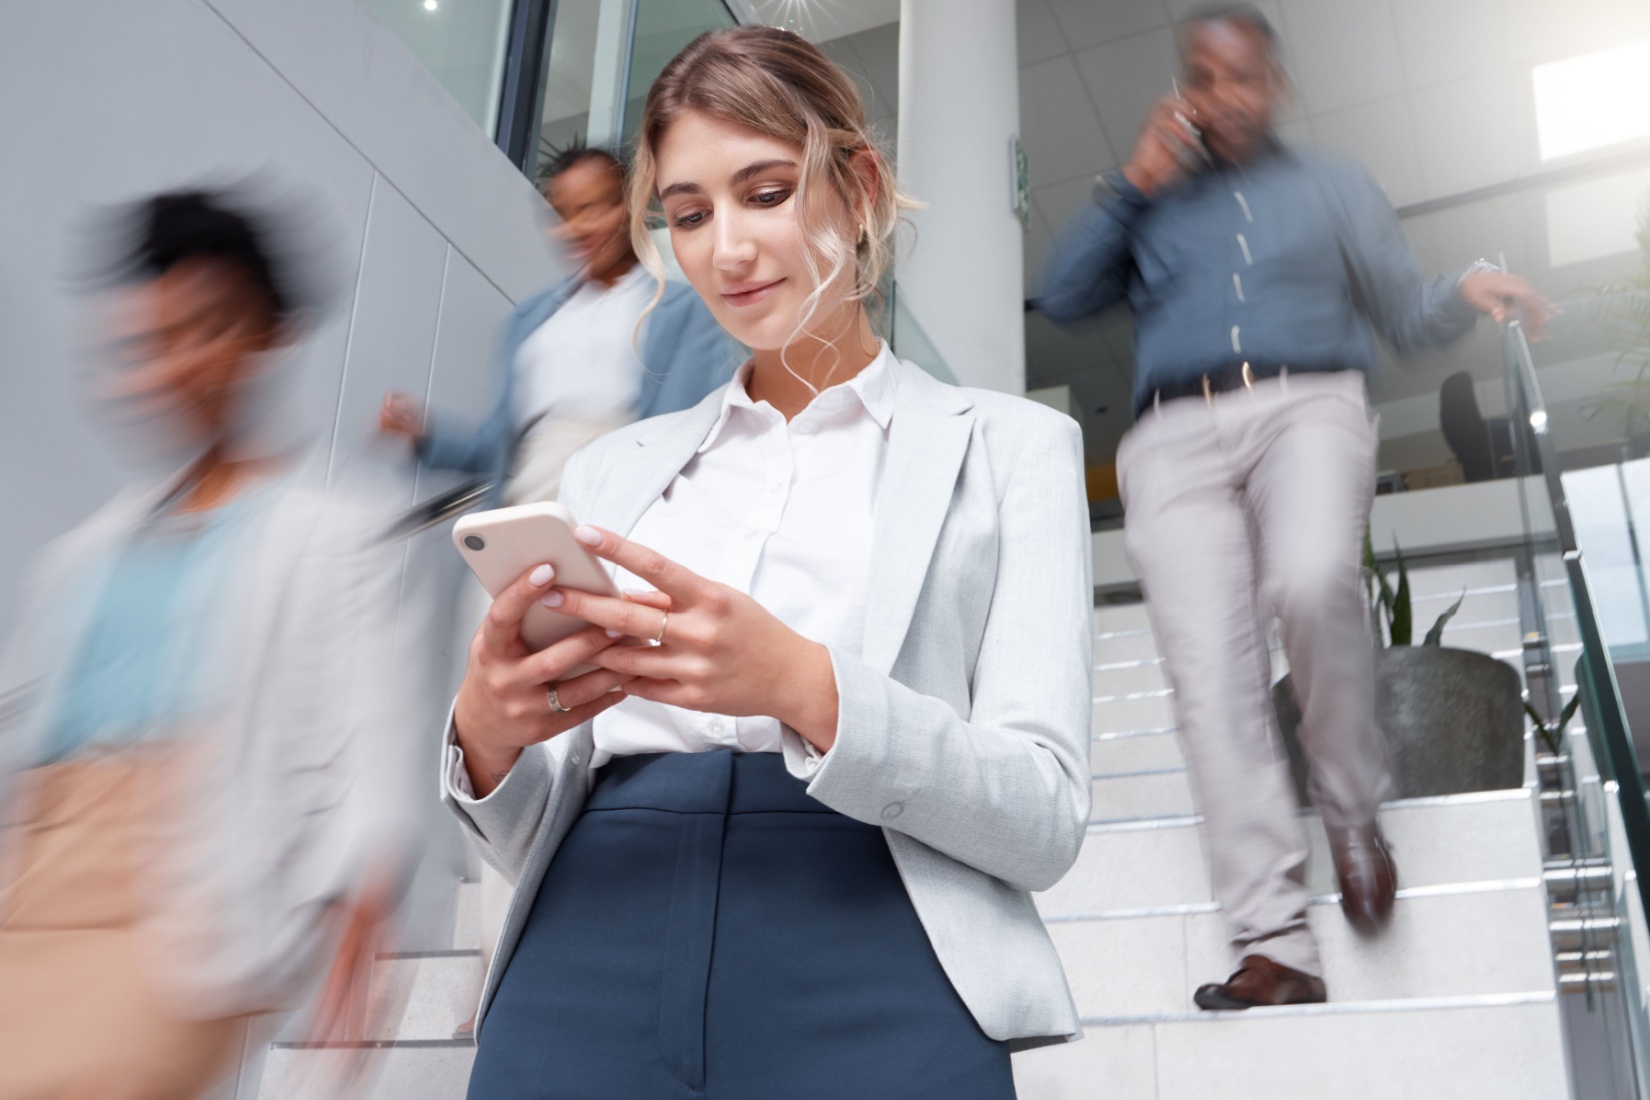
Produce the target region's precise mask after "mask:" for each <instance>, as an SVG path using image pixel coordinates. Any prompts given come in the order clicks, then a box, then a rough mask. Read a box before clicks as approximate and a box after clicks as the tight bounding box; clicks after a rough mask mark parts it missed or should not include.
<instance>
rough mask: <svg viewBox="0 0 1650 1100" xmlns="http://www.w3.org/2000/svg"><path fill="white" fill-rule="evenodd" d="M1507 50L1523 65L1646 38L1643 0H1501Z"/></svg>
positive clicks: (1648, 22) (1648, 18)
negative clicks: (1556, 0)
mask: <svg viewBox="0 0 1650 1100" xmlns="http://www.w3.org/2000/svg"><path fill="white" fill-rule="evenodd" d="M1503 2H1504V3H1505V5H1506V20H1507V51H1508V53H1509V54H1510V55H1511V57H1512V59H1513V60H1514V61H1516V62H1519V63H1521V64H1524V65H1535V64H1540V63H1541V62H1544V61H1558V60H1561V59H1563V58H1567V57H1579V56H1580V55H1582V54H1587V53H1592V52H1594V51H1595V50H1605V49H1609V48H1610V47H1611V46H1623V45H1626V44H1627V43H1629V42H1638V41H1642V40H1644V39H1646V38H1650V4H1647V3H1645V2H1644V0H1564V2H1563V3H1554V2H1553V0H1503Z"/></svg>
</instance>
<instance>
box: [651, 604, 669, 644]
mask: <svg viewBox="0 0 1650 1100" xmlns="http://www.w3.org/2000/svg"><path fill="white" fill-rule="evenodd" d="M668 629H670V612H668V611H666V612H665V617H664V618H662V619H660V620H659V633H658V636H657V637H655V638H654V639H653V644H654V645H664V644H665V631H666V630H668Z"/></svg>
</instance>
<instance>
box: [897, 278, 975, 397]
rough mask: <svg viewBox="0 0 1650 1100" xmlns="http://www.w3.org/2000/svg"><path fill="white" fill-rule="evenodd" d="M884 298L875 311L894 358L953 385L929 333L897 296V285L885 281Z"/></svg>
mask: <svg viewBox="0 0 1650 1100" xmlns="http://www.w3.org/2000/svg"><path fill="white" fill-rule="evenodd" d="M883 297H884V304H883V307H882V309H881V310H880V311H878V312H879V315H880V319H881V321H882V327H883V328H884V331H883V333H882V336H883V338H884V339H886V340H887V341H888V346H889V347H891V348H893V350H894V354H895V355H897V356H899V357H900V358H901V359H906V360H909V361H910V362H913V363H915V364H916V365H917V366H919V367H921V368H922V369H923V370H925V371H927V372H928V373H929V374H931V375H933V376H934V377H935V378H938V379H939V380H940V381H941V382H949V383H951V384H952V385H953V386H954V385H956V384H957V376H956V374H955V373H954V372H953V371H952V370H951V368H950V366H948V365H947V364H946V362H945V357H944V356H943V355H941V354H940V352H939V349H938V348H936V347H935V346H934V341H932V340H930V339H929V338H928V333H926V332H924V331H923V328H922V324H921V323H920V322H918V320H917V318H916V315H915V314H913V313H912V312H911V307H910V306H909V305H908V304H906V301H905V296H904V295H902V294H901V293H900V291H899V284H898V283H896V282H894V281H893V280H892V279H890V280H887V281H885V282H884V284H883Z"/></svg>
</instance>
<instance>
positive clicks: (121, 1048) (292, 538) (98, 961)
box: [0, 191, 414, 1100]
mask: <svg viewBox="0 0 1650 1100" xmlns="http://www.w3.org/2000/svg"><path fill="white" fill-rule="evenodd" d="M250 210H251V207H250V205H243V204H242V203H241V202H240V201H239V197H238V196H235V195H231V194H222V193H210V192H203V191H184V192H173V193H168V194H161V195H156V196H154V197H152V198H149V199H147V200H145V201H143V202H140V203H138V204H136V205H135V206H133V207H131V208H130V209H128V210H126V211H123V212H122V213H121V216H120V219H119V222H118V225H117V226H116V227H115V228H116V229H117V231H118V232H119V233H120V235H121V236H122V237H124V238H125V239H124V240H123V241H122V242H121V243H120V245H119V246H118V253H119V254H118V257H117V260H116V263H115V265H114V267H115V270H114V274H115V279H116V284H117V285H116V288H115V293H114V301H113V303H112V304H113V310H112V327H113V337H114V340H113V343H112V345H111V349H112V351H113V358H114V360H115V362H114V364H112V365H111V367H110V369H109V370H108V371H107V372H105V373H103V374H101V375H100V376H99V381H98V387H97V388H98V396H99V398H100V399H101V400H102V401H103V402H105V403H106V404H107V406H108V408H109V411H110V412H111V413H112V414H114V415H115V416H117V417H119V418H121V419H124V420H126V421H128V422H131V423H133V424H134V425H135V426H138V427H141V428H142V429H144V430H145V431H147V432H148V433H150V434H151V435H154V436H157V437H159V439H160V441H161V442H162V443H163V445H164V449H165V450H167V451H181V452H185V453H187V454H188V455H189V456H190V458H189V461H188V463H187V465H186V466H185V467H184V468H183V469H182V470H181V471H179V472H176V473H173V474H171V475H170V476H168V477H165V478H163V479H162V480H160V481H159V482H158V483H155V484H151V485H145V486H141V487H139V488H136V489H133V490H130V491H127V492H123V493H121V494H119V495H118V496H117V497H115V498H114V499H113V500H111V501H110V502H109V503H108V504H107V505H105V506H104V507H103V508H102V509H100V510H99V511H98V512H97V513H96V514H95V515H93V516H92V517H91V518H90V519H88V520H87V521H86V522H85V523H83V524H82V525H81V526H80V527H78V528H77V529H75V530H74V531H72V532H70V533H69V534H68V535H66V536H64V537H63V538H62V539H60V540H58V541H57V542H55V543H53V544H52V545H51V546H49V547H47V548H46V549H45V550H44V551H43V553H42V554H41V555H40V557H39V560H38V563H37V565H36V566H35V568H34V570H33V572H32V574H31V575H30V576H29V577H28V578H27V580H26V582H25V586H24V589H23V604H24V610H23V613H22V614H21V615H20V617H19V618H18V620H17V621H16V622H15V623H14V624H13V629H12V631H11V635H12V636H11V639H10V645H9V647H8V649H7V652H6V655H5V660H4V664H3V667H0V693H3V694H0V700H3V702H4V706H0V715H4V716H5V717H4V719H3V721H4V723H5V724H4V726H3V728H0V813H3V816H0V1098H4V1100H45V1098H54V1100H55V1098H81V1097H85V1098H88V1100H90V1098H98V1100H109V1098H115V1100H148V1098H156V1100H159V1098H163V1097H164V1098H167V1100H176V1098H180V1097H189V1096H195V1095H199V1094H200V1093H201V1092H202V1091H204V1090H205V1089H206V1088H208V1087H210V1086H211V1085H212V1084H213V1083H214V1082H215V1081H216V1080H217V1079H218V1078H219V1077H221V1076H222V1075H223V1074H224V1073H225V1072H227V1071H228V1070H230V1069H231V1068H232V1067H233V1065H234V1062H235V1060H236V1058H237V1056H238V1055H239V1052H240V1050H241V1045H242V1042H243V1040H244V1035H245V1026H246V1024H247V1022H248V1021H249V1020H250V1019H252V1018H253V1017H256V1016H257V1015H259V1014H261V1013H266V1012H270V1011H273V1010H277V1009H285V1008H292V1007H296V1006H297V1005H298V1004H300V1003H301V1002H302V1000H303V999H304V998H305V997H306V996H307V995H308V994H309V993H310V991H311V990H312V989H313V988H314V987H315V985H316V982H317V980H318V979H319V978H321V976H322V974H323V973H324V972H326V971H327V968H328V967H329V965H330V966H331V967H332V973H331V976H330V979H329V980H328V981H327V982H326V985H325V990H324V997H323V1000H324V1003H323V1004H322V1006H321V1009H320V1016H319V1018H318V1026H320V1027H321V1028H322V1029H323V1030H326V1029H327V1028H328V1026H329V1025H328V1023H327V1021H334V1020H337V1019H339V1018H340V1017H341V1016H342V1015H343V1014H344V1008H345V1004H346V1000H347V998H348V996H349V995H350V990H351V989H352V987H356V986H358V983H356V982H355V981H354V979H355V978H356V977H357V976H358V975H359V974H360V972H361V970H362V968H363V967H364V965H365V963H366V962H367V960H369V959H370V958H371V955H372V950H373V944H374V942H375V935H374V933H375V930H376V929H377V928H378V926H379V925H380V924H381V922H382V920H383V918H384V917H385V916H386V915H387V914H388V912H389V911H390V909H391V908H392V907H393V904H394V901H395V899H396V896H397V894H398V892H399V890H400V888H401V885H402V884H403V883H404V882H405V880H406V878H407V876H408V875H409V874H410V871H411V868H412V865H413V857H414V852H413V844H412V840H411V837H412V836H413V835H414V834H413V830H412V827H411V825H412V819H411V816H410V815H411V799H410V797H409V796H410V794H411V789H412V788H411V785H410V784H411V779H412V776H413V774H414V772H413V771H412V767H413V765H412V761H411V759H410V758H411V755H412V754H410V753H408V752H405V751H400V752H398V751H397V750H396V747H395V744H394V741H395V739H396V737H397V735H403V736H404V729H402V728H401V726H400V722H401V719H400V718H399V716H398V713H397V708H398V707H400V706H402V705H403V702H402V701H403V700H404V699H405V698H406V696H407V692H405V691H404V690H401V688H400V686H399V685H398V684H397V683H396V680H395V677H394V675H393V674H392V670H391V667H390V664H391V662H390V660H389V658H390V644H391V636H392V633H393V627H394V610H395V608H394V603H393V597H394V592H395V585H396V583H397V579H398V571H397V565H398V562H397V560H396V559H395V558H394V556H393V555H391V557H390V559H389V560H384V558H383V557H382V556H381V552H380V551H377V550H373V549H371V548H370V547H371V543H370V542H369V540H368V537H367V536H368V535H369V533H370V532H374V531H376V530H377V527H376V526H375V524H376V519H375V513H376V509H374V508H372V507H370V506H369V505H367V504H365V503H362V502H357V501H352V500H350V499H348V496H347V494H345V493H344V492H343V491H342V490H341V489H338V488H337V487H336V486H335V487H334V489H333V490H332V491H331V492H328V491H327V490H326V488H325V479H324V474H325V470H324V467H322V466H320V465H319V464H318V463H317V462H316V461H315V458H316V456H315V455H314V454H311V455H310V456H309V457H308V459H307V460H306V457H305V456H304V455H302V454H300V453H295V452H285V453H282V452H275V451H272V450H270V449H268V448H267V447H264V446H262V445H259V444H256V443H254V442H253V440H254V438H255V433H254V432H253V431H252V430H251V429H252V427H253V426H254V425H255V424H256V422H257V420H258V418H259V416H260V414H261V410H260V409H259V408H258V407H257V403H256V402H255V401H254V400H253V395H254V394H255V393H258V392H261V391H260V386H261V384H262V383H263V381H265V376H266V375H267V374H268V373H269V372H272V371H275V370H277V369H279V368H278V365H277V363H278V360H279V359H281V358H282V356H283V353H284V351H285V349H286V347H287V345H289V344H290V343H292V342H293V341H294V340H296V338H297V337H298V336H299V335H300V334H301V332H302V330H303V329H304V327H305V322H306V321H307V320H308V319H309V315H310V313H311V312H312V308H313V307H314V306H315V305H316V302H315V301H314V295H313V294H312V293H310V292H311V291H312V290H313V287H308V286H306V285H304V281H303V280H301V279H298V278H296V277H295V275H294V272H293V270H292V265H290V264H288V263H284V262H283V259H282V256H281V254H280V251H279V249H280V242H279V241H278V238H279V237H280V234H279V233H277V232H276V231H275V230H276V229H277V228H278V227H276V226H274V225H272V224H270V223H269V222H268V221H267V220H266V219H264V218H263V217H261V216H259V215H257V214H254V213H252V212H250ZM325 457H326V456H325V454H324V452H323V453H321V454H320V455H319V458H320V459H321V460H324V459H325Z"/></svg>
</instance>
